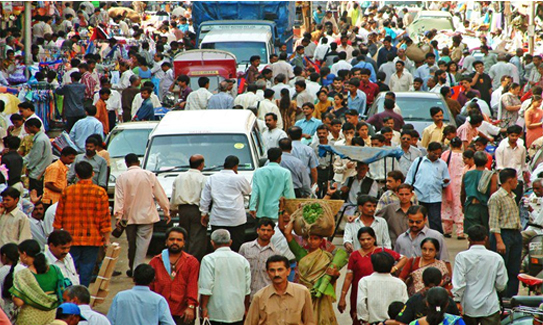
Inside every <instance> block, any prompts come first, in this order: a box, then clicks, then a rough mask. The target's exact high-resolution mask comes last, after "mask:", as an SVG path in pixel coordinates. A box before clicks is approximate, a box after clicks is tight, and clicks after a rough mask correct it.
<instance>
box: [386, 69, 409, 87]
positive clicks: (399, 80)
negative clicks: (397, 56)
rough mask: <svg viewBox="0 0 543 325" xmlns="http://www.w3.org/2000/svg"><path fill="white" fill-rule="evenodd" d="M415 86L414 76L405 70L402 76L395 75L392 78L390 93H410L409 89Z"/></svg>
mask: <svg viewBox="0 0 543 325" xmlns="http://www.w3.org/2000/svg"><path fill="white" fill-rule="evenodd" d="M412 85H413V76H412V75H411V74H410V73H409V72H407V71H406V70H405V69H404V70H403V72H402V75H401V76H398V73H394V74H393V75H392V76H391V77H390V83H389V87H390V91H409V88H411V86H412Z"/></svg>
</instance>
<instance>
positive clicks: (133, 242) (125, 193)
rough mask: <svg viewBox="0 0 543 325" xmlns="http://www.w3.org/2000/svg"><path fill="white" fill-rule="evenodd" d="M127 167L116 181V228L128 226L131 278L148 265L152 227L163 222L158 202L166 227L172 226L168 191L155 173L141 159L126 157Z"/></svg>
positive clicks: (134, 156) (129, 155) (131, 156)
mask: <svg viewBox="0 0 543 325" xmlns="http://www.w3.org/2000/svg"><path fill="white" fill-rule="evenodd" d="M124 162H125V164H126V167H127V168H128V169H127V171H126V172H124V173H122V174H121V175H119V176H118V177H117V181H116V182H115V205H114V206H115V210H114V212H113V214H114V215H115V219H116V222H117V227H119V226H120V224H121V222H123V223H124V224H125V225H126V237H127V239H128V272H127V274H128V276H130V275H131V273H132V270H134V269H135V268H136V267H137V266H138V265H140V264H142V263H144V262H145V256H146V255H147V249H148V248H149V243H150V242H151V238H152V237H153V225H154V224H155V223H157V222H159V221H160V216H159V215H158V211H157V208H156V203H155V200H156V202H157V203H158V205H159V206H160V208H161V209H162V211H164V218H165V220H166V224H168V223H170V220H171V217H170V204H169V202H168V197H167V196H166V192H164V189H163V188H162V186H161V185H160V183H159V181H158V179H157V177H156V175H155V174H154V173H153V172H150V171H148V170H144V169H142V168H141V167H140V161H139V159H138V156H137V155H136V154H133V153H129V154H128V155H126V156H125V157H124Z"/></svg>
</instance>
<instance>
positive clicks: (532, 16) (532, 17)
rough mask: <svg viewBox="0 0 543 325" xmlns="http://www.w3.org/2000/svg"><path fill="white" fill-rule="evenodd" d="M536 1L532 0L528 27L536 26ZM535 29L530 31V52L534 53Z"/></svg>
mask: <svg viewBox="0 0 543 325" xmlns="http://www.w3.org/2000/svg"><path fill="white" fill-rule="evenodd" d="M535 5H536V2H535V1H530V14H529V16H528V28H533V27H534V26H535V23H534V21H535ZM534 42H535V30H533V31H531V33H528V53H534Z"/></svg>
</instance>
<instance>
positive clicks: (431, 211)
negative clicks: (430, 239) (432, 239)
mask: <svg viewBox="0 0 543 325" xmlns="http://www.w3.org/2000/svg"><path fill="white" fill-rule="evenodd" d="M419 203H420V205H422V206H423V207H425V208H426V210H428V220H429V221H430V229H434V230H437V231H439V232H440V233H443V228H442V226H441V202H435V203H424V202H419Z"/></svg>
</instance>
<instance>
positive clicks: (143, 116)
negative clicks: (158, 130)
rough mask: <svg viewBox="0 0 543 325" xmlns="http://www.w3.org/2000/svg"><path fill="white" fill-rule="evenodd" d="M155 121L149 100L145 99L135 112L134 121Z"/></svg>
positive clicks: (153, 109) (153, 110) (152, 107)
mask: <svg viewBox="0 0 543 325" xmlns="http://www.w3.org/2000/svg"><path fill="white" fill-rule="evenodd" d="M154 119H155V107H154V106H153V103H152V102H151V98H147V99H146V100H144V101H143V103H141V107H140V108H139V109H138V111H137V112H136V115H135V116H134V120H136V121H152V120H154Z"/></svg>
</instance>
